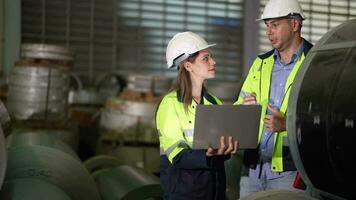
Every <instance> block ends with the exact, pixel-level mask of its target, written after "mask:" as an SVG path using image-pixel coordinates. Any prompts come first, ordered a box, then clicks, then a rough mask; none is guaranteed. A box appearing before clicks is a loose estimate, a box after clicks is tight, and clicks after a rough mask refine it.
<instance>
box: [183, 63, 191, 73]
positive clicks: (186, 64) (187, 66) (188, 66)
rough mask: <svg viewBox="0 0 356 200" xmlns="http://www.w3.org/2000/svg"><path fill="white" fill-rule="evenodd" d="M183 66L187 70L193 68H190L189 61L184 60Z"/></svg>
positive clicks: (189, 70)
mask: <svg viewBox="0 0 356 200" xmlns="http://www.w3.org/2000/svg"><path fill="white" fill-rule="evenodd" d="M183 66H184V68H185V70H187V71H188V72H191V71H193V69H192V63H190V62H185V63H184V64H183Z"/></svg>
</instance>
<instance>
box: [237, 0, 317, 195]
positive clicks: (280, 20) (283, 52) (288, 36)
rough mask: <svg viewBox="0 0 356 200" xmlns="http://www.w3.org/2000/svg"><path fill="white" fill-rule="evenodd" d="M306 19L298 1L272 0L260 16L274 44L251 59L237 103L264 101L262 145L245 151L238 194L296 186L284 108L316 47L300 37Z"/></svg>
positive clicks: (261, 129)
mask: <svg viewBox="0 0 356 200" xmlns="http://www.w3.org/2000/svg"><path fill="white" fill-rule="evenodd" d="M304 19H305V16H304V14H303V11H302V9H301V7H300V5H299V3H298V1H297V0H270V1H269V2H268V3H267V4H266V7H265V9H264V11H263V14H262V16H261V19H259V20H264V23H265V24H266V34H267V37H268V39H269V41H270V43H271V45H272V47H273V49H272V50H271V51H269V52H267V53H265V54H262V55H259V56H258V57H257V58H256V59H255V60H254V62H253V64H252V66H251V68H250V71H249V73H248V75H247V77H246V80H245V82H244V84H243V86H242V89H241V92H240V95H239V98H238V100H237V102H236V103H235V104H246V105H251V104H261V105H262V114H261V126H260V132H259V140H258V143H259V147H258V149H257V150H254V151H252V150H247V151H245V152H244V163H245V164H246V165H245V166H247V167H248V168H249V170H248V172H249V176H248V177H246V176H242V177H241V182H240V196H241V197H243V196H247V195H248V194H250V193H252V192H258V191H262V190H268V189H293V187H292V182H293V180H294V178H295V176H296V173H297V172H296V168H295V165H294V163H293V160H292V158H291V154H290V152H289V147H288V135H287V132H286V112H287V105H288V98H289V93H290V90H291V85H292V83H293V80H294V77H295V75H296V73H297V71H298V69H299V67H300V65H301V63H302V62H303V60H304V58H305V56H306V54H307V53H308V51H309V50H310V48H311V47H312V44H310V43H309V42H308V41H306V40H305V39H303V38H302V37H301V28H302V21H303V20H304Z"/></svg>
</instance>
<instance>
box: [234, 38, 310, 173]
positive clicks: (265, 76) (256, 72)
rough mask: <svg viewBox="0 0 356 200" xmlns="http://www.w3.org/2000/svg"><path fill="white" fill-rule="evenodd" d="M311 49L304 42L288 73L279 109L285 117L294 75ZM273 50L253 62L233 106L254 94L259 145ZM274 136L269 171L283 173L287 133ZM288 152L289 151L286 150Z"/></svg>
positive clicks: (267, 98) (267, 97)
mask: <svg viewBox="0 0 356 200" xmlns="http://www.w3.org/2000/svg"><path fill="white" fill-rule="evenodd" d="M311 47H312V44H310V43H309V42H308V41H306V40H304V47H303V52H302V54H301V56H300V57H299V58H298V60H297V62H296V63H295V65H294V67H293V69H292V71H291V72H290V74H289V76H288V79H287V82H286V84H285V88H284V98H283V102H282V104H281V107H280V111H281V112H282V113H283V114H284V115H285V116H286V112H287V105H288V99H289V94H290V90H291V86H292V84H293V80H294V78H295V75H296V73H297V72H298V69H299V67H300V65H301V64H302V62H303V60H304V58H305V56H306V54H307V53H308V51H309V50H310V48H311ZM273 52H274V50H271V51H269V52H267V53H265V54H262V55H259V56H258V57H257V58H256V59H255V60H254V62H253V64H252V66H251V68H250V71H249V73H248V75H247V77H246V79H245V82H244V84H243V86H242V88H241V92H240V95H239V98H238V100H237V101H236V102H235V103H234V104H242V103H243V97H244V96H245V95H246V94H249V93H252V92H255V93H256V100H257V103H258V104H261V106H262V112H261V121H260V129H259V139H258V143H260V140H261V136H262V131H263V119H264V118H265V115H266V109H267V105H268V100H269V95H270V94H269V92H270V85H271V77H272V69H273V66H274V57H273V55H274V54H273ZM274 134H276V136H275V137H274V151H273V155H272V162H271V170H272V171H275V172H283V171H286V170H285V166H283V157H284V155H283V141H287V140H288V134H287V131H283V132H278V133H274ZM288 151H289V149H288Z"/></svg>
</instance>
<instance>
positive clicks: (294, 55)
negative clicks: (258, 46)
mask: <svg viewBox="0 0 356 200" xmlns="http://www.w3.org/2000/svg"><path fill="white" fill-rule="evenodd" d="M304 45H305V42H304V40H302V42H301V43H300V45H299V47H298V49H297V50H296V51H295V52H294V54H293V55H292V59H291V61H290V62H289V63H285V64H291V63H294V62H296V60H297V58H299V57H300V55H301V54H302V52H303V49H304ZM273 57H274V60H278V61H279V62H280V63H282V61H281V57H280V56H279V53H278V50H277V49H274V52H273Z"/></svg>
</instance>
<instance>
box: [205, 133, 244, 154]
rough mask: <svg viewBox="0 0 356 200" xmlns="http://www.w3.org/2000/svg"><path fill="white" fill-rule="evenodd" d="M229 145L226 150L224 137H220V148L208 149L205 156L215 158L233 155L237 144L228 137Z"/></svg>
mask: <svg viewBox="0 0 356 200" xmlns="http://www.w3.org/2000/svg"><path fill="white" fill-rule="evenodd" d="M228 143H229V145H228V147H227V148H226V144H225V137H224V136H221V137H220V146H219V148H218V149H213V148H211V147H210V148H208V150H207V151H206V156H208V157H210V156H216V155H228V154H235V153H236V152H237V150H238V142H237V141H236V140H234V139H233V138H232V137H231V136H229V141H228Z"/></svg>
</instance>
